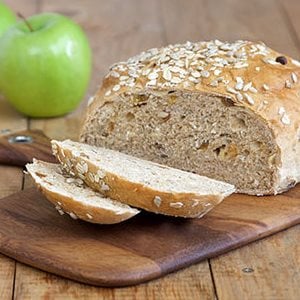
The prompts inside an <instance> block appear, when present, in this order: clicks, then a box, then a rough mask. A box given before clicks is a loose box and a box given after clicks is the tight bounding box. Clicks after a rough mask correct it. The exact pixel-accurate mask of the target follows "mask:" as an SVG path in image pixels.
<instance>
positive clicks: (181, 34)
mask: <svg viewBox="0 0 300 300" xmlns="http://www.w3.org/2000/svg"><path fill="white" fill-rule="evenodd" d="M5 2H7V3H8V4H9V5H11V6H13V7H14V8H15V9H16V10H18V11H21V12H23V14H25V15H26V16H28V15H30V14H32V13H33V12H34V11H38V9H39V8H42V9H44V10H46V9H50V8H51V7H53V8H55V9H57V10H60V11H62V12H65V13H66V14H68V15H70V16H71V17H73V18H75V19H76V18H78V20H79V22H81V21H80V18H81V19H83V20H84V22H85V24H86V26H87V27H89V28H87V27H85V29H86V30H87V31H88V35H89V37H90V40H91V43H92V47H93V51H94V60H95V61H94V65H95V68H94V73H93V79H92V84H91V86H90V90H89V95H91V94H92V93H93V91H94V90H95V88H96V86H97V84H98V82H99V79H100V78H101V76H102V74H103V73H104V72H105V70H106V68H107V66H108V65H109V64H111V63H114V62H115V61H117V60H119V59H120V58H121V59H123V57H124V58H126V57H127V56H129V55H131V54H134V53H136V52H138V51H140V49H142V48H143V46H144V45H145V48H146V47H152V46H155V45H159V43H161V44H166V43H167V42H174V41H177V40H178V41H179V40H180V41H182V40H187V39H190V40H198V39H203V38H206V39H209V38H215V37H218V38H223V39H229V40H232V39H235V38H240V37H245V36H246V37H247V36H249V37H251V38H252V39H261V40H264V41H266V42H267V43H268V44H269V45H270V46H272V47H275V48H276V49H277V50H279V51H282V52H284V53H288V54H291V55H294V56H295V57H298V58H299V53H300V51H299V47H298V48H296V47H295V46H294V45H296V44H297V45H299V38H298V37H297V36H299V31H298V28H299V26H298V24H299V18H298V16H299V14H298V13H297V12H298V11H299V1H297V0H281V3H282V4H283V6H279V8H278V5H277V1H269V0H264V1H253V0H251V1H238V0H235V1H233V0H232V1H229V0H225V1H216V0H212V1H207V0H206V1H205V0H202V1H201V0H199V1H198V0H187V1H182V0H180V1H179V0H174V1H173V0H172V1H170V0H169V1H168V0H164V1H157V2H159V3H162V4H161V5H160V4H158V5H157V2H156V1H145V0H142V1H140V2H141V4H140V5H139V9H138V10H136V9H135V8H131V6H130V4H132V3H131V2H130V3H129V5H128V6H127V7H125V8H124V6H122V9H118V8H119V7H120V6H117V5H118V1H91V0H89V1H80V0H76V1H72V5H69V4H68V5H67V4H65V3H63V2H62V1H57V0H55V1H48V0H44V1H43V3H41V1H40V0H27V1H26V2H25V1H22V0H5ZM149 2H151V4H149ZM152 2H155V4H152ZM52 3H53V4H52ZM73 3H74V4H73ZM124 3H125V1H124ZM126 3H127V1H126ZM73 5H74V6H76V9H78V10H79V12H78V10H77V11H76V12H75V14H74V9H73V11H72V7H73ZM85 6H87V9H85ZM104 6H105V7H106V10H105V11H104V12H103V13H102V7H104ZM141 6H143V7H145V8H146V9H143V8H140V7H141ZM147 6H150V7H152V9H149V16H146V17H145V14H146V13H147V12H146V13H144V15H142V17H141V19H142V20H140V18H139V14H140V11H145V10H147ZM156 6H157V7H158V9H157V8H156ZM136 7H137V6H136ZM153 7H154V9H153ZM282 7H283V8H284V9H286V12H287V13H286V15H285V16H284V15H283V13H282ZM165 8H166V9H165ZM122 10H126V11H127V12H129V13H127V14H125V15H124V16H126V18H125V17H124V18H122V16H121V15H122ZM100 13H102V14H101V17H100ZM72 14H73V15H72ZM153 14H154V15H155V16H154V17H153ZM249 14H250V15H251V17H250V16H249ZM89 16H93V17H91V18H89ZM174 16H175V17H174ZM156 17H157V18H158V19H157V20H158V23H155V24H153V23H152V20H156V19H155V18H156ZM167 18H169V19H170V18H171V19H173V21H172V22H170V20H168V19H167ZM136 19H138V20H139V21H138V22H136V21H135V20H136ZM283 19H284V20H285V22H284V20H283ZM119 20H120V21H119ZM128 23H129V24H132V23H135V24H137V26H136V27H137V30H136V31H134V30H131V31H130V30H129V34H127V32H128V31H126V30H125V29H127V28H132V27H129V25H128ZM98 24H101V26H98ZM114 24H116V26H114ZM168 24H169V25H168ZM291 24H292V25H293V26H294V33H292V28H291ZM90 25H91V26H90ZM140 27H143V28H140ZM164 27H165V28H164ZM123 29H124V30H123ZM119 33H120V34H119ZM141 35H143V36H141ZM127 36H129V38H127ZM105 37H106V38H105ZM148 38H149V42H148V40H147V39H148ZM142 39H143V40H142ZM119 40H120V41H121V43H122V46H121V47H118V43H119ZM133 40H135V41H136V42H133ZM140 41H141V42H140ZM132 43H134V46H131V45H132ZM111 44H113V46H112V47H111V46H110V45H111ZM293 44H294V45H293ZM124 49H127V50H126V51H130V53H129V52H128V53H126V52H125V51H124ZM3 103H4V102H3ZM82 106H84V104H82ZM80 117H81V110H78V111H77V112H75V113H73V114H70V115H69V116H67V117H66V119H65V118H59V119H50V120H47V121H44V120H38V121H34V125H33V126H32V127H33V128H40V129H43V130H44V131H45V132H46V133H47V134H48V135H49V136H51V137H53V138H65V137H70V138H73V139H75V138H76V137H77V132H76V127H77V126H78V122H79V120H80ZM23 121H25V123H26V119H25V118H22V117H21V116H20V115H18V114H16V113H15V112H14V111H13V110H12V109H11V108H10V107H9V106H8V105H6V104H5V105H3V106H1V100H0V130H1V129H2V128H8V127H10V128H16V129H17V130H20V129H24V128H26V124H25V123H22V122H23ZM3 124H4V125H3ZM22 124H25V125H24V126H25V127H23V125H22ZM0 172H1V173H0V182H1V184H2V186H3V187H5V194H9V193H11V192H12V191H14V189H15V188H16V187H17V186H19V184H20V185H21V182H22V176H20V177H18V176H13V175H12V176H10V177H9V178H7V176H6V174H7V172H13V173H15V174H17V172H16V168H6V167H1V168H0ZM19 174H20V175H21V172H20V173H19ZM12 179H14V180H13V181H14V182H12ZM18 180H19V183H16V181H18ZM0 195H1V189H0ZM288 232H292V233H291V236H290V240H291V241H293V240H295V241H296V240H297V237H299V234H300V228H299V226H298V227H296V228H294V229H292V230H289V231H288ZM276 236H277V235H276ZM276 236H274V237H272V238H268V239H265V240H263V241H262V242H261V248H259V251H262V252H264V253H266V251H265V250H266V249H267V248H268V251H269V253H268V255H272V257H273V262H274V264H276V265H277V266H278V272H280V273H282V274H285V276H286V278H287V280H289V278H291V276H294V273H293V271H291V270H290V269H289V268H288V266H289V262H288V258H289V257H291V256H293V253H294V247H293V246H294V245H295V244H294V243H292V242H291V247H286V248H285V252H286V256H285V257H281V256H280V255H278V253H277V247H278V244H279V243H280V240H281V235H279V238H278V239H276V241H275V242H272V246H269V243H271V242H269V241H272V240H273V238H276ZM252 247H253V246H252V245H249V246H247V247H244V248H242V249H239V250H236V252H240V251H245V249H249V251H247V257H248V259H251V257H252V256H253V257H255V255H256V252H255V251H258V250H257V248H252ZM245 255H246V254H245ZM268 255H265V258H264V257H261V260H263V259H265V260H266V261H267V258H268ZM221 258H222V256H221V257H219V258H218V259H219V261H218V263H219V264H220V265H222V264H224V263H226V260H227V259H229V256H226V257H225V258H224V261H223V260H221ZM212 262H213V260H212ZM235 263H236V261H234V260H232V261H231V266H232V267H234V265H235ZM1 264H2V262H1ZM1 264H0V268H1V267H2V265H1ZM200 265H205V264H200ZM25 269H26V270H27V272H25V271H24V270H25ZM204 269H205V270H206V269H207V268H204ZM18 270H20V272H19V271H18ZM212 271H213V275H214V273H215V271H214V270H212ZM196 272H197V270H196V269H194V268H189V269H186V270H184V271H183V272H181V273H180V277H176V278H174V279H170V281H168V282H165V281H164V280H162V281H161V280H157V281H156V282H163V283H162V284H160V285H159V287H158V288H159V292H158V291H157V290H156V292H155V293H152V291H153V290H154V289H156V285H152V284H153V283H152V282H150V283H148V284H145V285H140V286H137V287H134V288H125V289H124V288H123V289H102V288H91V287H89V286H85V285H79V284H76V283H73V282H71V281H67V280H66V281H65V280H63V279H60V278H57V277H55V276H52V275H49V274H47V273H44V272H40V271H36V270H34V269H32V268H30V267H27V266H23V265H20V264H17V281H16V285H15V290H16V291H18V293H15V296H14V297H15V298H17V299H59V298H60V299H102V298H103V297H104V296H105V297H106V296H107V295H110V296H109V297H110V298H111V299H117V298H119V297H118V296H119V295H122V298H124V299H132V298H136V299H137V297H135V295H145V297H143V298H147V299H160V295H161V294H160V293H162V295H164V296H165V295H166V293H165V292H164V291H170V289H171V288H172V287H174V293H173V295H174V299H183V298H184V297H179V296H178V295H180V296H182V295H184V291H185V288H184V287H187V286H188V285H189V284H190V285H191V287H192V292H194V293H195V297H194V298H200V299H202V297H203V294H201V287H202V288H203V286H207V287H208V290H210V287H211V286H212V281H211V280H209V281H206V279H203V278H209V277H207V276H205V277H203V273H201V274H200V273H199V276H198V275H197V273H196ZM222 276H225V277H226V276H229V274H226V272H224V273H223V275H222ZM263 276H264V278H265V282H267V284H266V286H267V287H268V286H271V284H269V283H270V282H272V281H273V282H275V284H274V285H272V287H273V291H272V295H274V294H276V291H277V292H278V293H279V295H284V292H285V291H286V290H285V281H286V280H283V281H279V280H276V277H275V278H274V273H272V272H269V269H267V270H265V272H264V274H263ZM53 278H56V279H53ZM171 278H173V277H171ZM21 279H22V280H21ZM5 280H6V277H4V278H3V277H2V275H0V281H5ZM237 280H239V281H238V282H236V285H238V284H239V283H240V284H241V285H242V286H245V285H246V284H247V283H249V284H250V282H249V281H248V277H239V278H238V279H237ZM186 281H187V282H186ZM182 282H186V285H182V284H181V283H182ZM19 283H20V284H19ZM231 283H233V282H231ZM232 286H234V284H233V285H223V284H222V282H221V281H218V284H217V288H218V293H219V296H218V299H225V298H224V297H225V296H224V295H226V294H228V295H234V294H232V291H231V287H232ZM250 288H251V289H252V290H256V291H258V292H257V294H258V299H260V298H261V297H260V296H259V291H260V290H262V289H263V287H262V286H261V285H260V284H259V281H258V280H256V281H251V287H250ZM293 290H294V292H293V297H296V298H297V296H298V294H299V287H298V284H297V285H294V286H293ZM59 291H61V294H62V296H61V297H60V296H59ZM197 291H198V293H200V294H201V297H197V296H198V294H197ZM221 291H223V293H221ZM240 292H241V294H239V295H234V297H233V298H232V299H236V298H238V299H243V298H245V299H246V297H247V294H246V292H243V290H242V291H241V290H240ZM31 294H32V295H34V296H32V297H31ZM53 295H54V296H53ZM115 295H116V298H115ZM220 295H222V297H221V296H220ZM264 295H267V294H266V293H264ZM287 295H290V293H287ZM293 297H291V299H293ZM110 298H109V299H110ZM191 298H193V297H191ZM207 298H208V299H214V296H213V295H211V294H210V296H207ZM266 298H267V297H266ZM270 298H271V297H270ZM283 298H284V299H288V297H283ZM105 299H106V298H105ZM161 299H164V298H163V297H161ZM204 299H206V298H204ZM275 299H276V297H275Z"/></svg>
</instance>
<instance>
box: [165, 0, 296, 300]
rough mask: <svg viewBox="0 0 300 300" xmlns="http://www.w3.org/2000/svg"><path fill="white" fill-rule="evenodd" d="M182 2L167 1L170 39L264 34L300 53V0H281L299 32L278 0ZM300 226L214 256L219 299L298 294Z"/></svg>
mask: <svg viewBox="0 0 300 300" xmlns="http://www.w3.org/2000/svg"><path fill="white" fill-rule="evenodd" d="M183 2H184V0H177V1H176V3H177V5H176V6H173V5H174V1H171V0H170V1H164V2H162V3H163V6H162V11H163V20H164V22H165V26H166V37H167V40H168V42H169V43H173V42H177V41H184V40H203V39H204V40H205V39H215V38H218V39H221V40H235V39H250V40H263V41H264V42H265V43H266V44H267V45H269V46H270V47H272V48H275V49H277V50H278V51H281V52H283V53H287V54H289V55H291V56H294V57H296V58H297V57H298V58H299V47H298V46H299V36H298V35H299V33H298V32H297V39H296V38H295V31H296V29H298V28H299V25H300V23H299V18H298V16H299V13H300V12H299V9H300V7H299V4H298V2H299V1H297V0H288V1H285V0H282V1H281V2H282V4H283V5H284V7H285V9H286V10H287V11H288V14H289V15H288V16H289V17H290V18H292V20H293V26H294V32H293V30H291V29H292V28H291V26H289V23H288V19H287V17H286V16H285V15H284V11H283V10H282V6H280V5H278V2H277V1H275V0H265V1H259V0H252V1H238V0H224V1H216V0H212V1H205V0H201V1H198V0H194V1H190V2H189V5H186V6H185V9H184V10H183V9H182V10H178V9H176V8H178V7H180V6H181V7H183V6H182V5H183V4H182V3H183ZM191 2H192V3H191ZM178 3H181V4H180V5H178ZM170 11H172V13H170ZM190 18H191V19H192V20H193V21H190ZM178 24H180V26H178ZM191 24H193V26H191ZM174 27H176V28H177V30H176V32H175V31H174V30H173V28H174ZM299 230H300V229H299V226H298V227H297V228H295V229H291V230H289V231H288V234H287V232H285V233H282V234H278V235H276V236H274V237H272V238H270V239H265V240H263V241H261V242H258V243H255V244H251V245H249V246H247V247H244V248H241V249H238V250H236V251H234V252H230V253H229V254H227V255H223V256H221V257H219V258H216V259H214V260H211V263H212V272H213V277H214V280H215V285H216V290H217V297H218V299H220V300H223V299H237V298H238V299H296V298H299V297H298V293H299V288H298V283H297V281H296V280H297V278H298V279H299V268H298V267H295V266H299V250H298V249H297V250H295V247H297V246H296V245H297V244H298V242H297V241H298V239H299ZM285 234H287V236H286V237H285ZM282 239H283V241H282ZM290 257H291V259H290ZM247 266H250V267H251V266H254V267H255V271H254V273H249V274H248V273H243V272H242V270H241V269H243V268H244V267H247ZM295 273H296V275H295ZM293 278H296V280H294V279H293ZM287 281H288V283H287Z"/></svg>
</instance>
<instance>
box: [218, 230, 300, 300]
mask: <svg viewBox="0 0 300 300" xmlns="http://www.w3.org/2000/svg"><path fill="white" fill-rule="evenodd" d="M299 229H300V226H299V225H298V226H296V227H294V228H291V229H289V230H286V231H283V232H281V233H279V234H277V235H274V236H272V237H271V238H269V239H267V240H264V241H259V242H256V243H254V244H252V245H251V247H244V248H242V249H239V250H238V251H233V252H231V253H228V254H226V255H223V256H222V257H220V258H215V259H213V260H212V270H213V273H214V279H215V283H216V287H217V294H218V297H219V299H236V296H237V295H243V297H242V298H243V299H245V300H247V299H249V300H250V299H289V300H293V299H295V300H296V299H299V295H298V294H297V293H295V291H296V290H297V287H298V284H299V280H300V268H299V266H300V235H299ZM287 255H288V257H287ZM245 268H251V269H252V270H253V271H252V270H250V271H252V272H248V273H247V272H245ZM243 270H244V271H243ZM254 287H255V288H254Z"/></svg>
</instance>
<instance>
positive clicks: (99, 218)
mask: <svg viewBox="0 0 300 300" xmlns="http://www.w3.org/2000/svg"><path fill="white" fill-rule="evenodd" d="M37 164H39V165H42V167H43V171H44V172H43V173H42V175H44V174H46V175H48V174H50V170H51V169H53V166H54V164H50V163H45V162H41V161H37V160H35V161H34V163H33V164H27V166H26V167H27V170H28V172H29V174H30V175H31V176H32V178H33V180H34V182H35V184H36V185H37V187H38V189H39V190H40V191H41V192H42V193H43V194H44V195H45V197H46V198H47V199H48V200H49V201H50V202H51V203H53V204H54V205H55V208H56V209H57V210H58V212H59V213H60V214H64V213H67V214H69V215H70V216H71V217H72V218H73V219H77V218H78V219H81V220H84V221H87V222H90V223H98V224H115V223H120V222H122V221H125V220H127V219H130V218H132V217H133V216H135V215H136V214H138V213H139V212H140V211H139V210H137V209H134V208H131V207H128V209H126V208H124V207H123V206H124V205H123V204H121V203H120V207H118V204H116V205H115V206H116V209H115V210H113V209H109V208H105V207H99V206H96V205H92V204H88V203H85V202H84V201H81V200H79V199H76V196H75V197H72V196H68V195H67V193H65V194H62V193H61V192H56V191H55V187H53V188H51V185H50V186H49V183H47V182H46V181H45V179H44V178H46V177H43V176H42V177H41V172H40V171H36V170H35V166H36V165H37ZM51 172H52V171H51ZM46 180H47V179H46ZM72 188H73V189H75V191H76V190H77V191H78V193H80V189H89V187H87V186H85V187H84V186H83V187H76V186H73V187H72ZM93 193H94V192H93V191H91V194H93ZM78 196H79V195H78ZM96 197H99V199H98V200H99V202H101V201H102V199H103V197H102V196H101V194H99V195H98V196H96ZM114 202H115V201H114Z"/></svg>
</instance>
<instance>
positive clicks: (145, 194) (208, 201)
mask: <svg viewBox="0 0 300 300" xmlns="http://www.w3.org/2000/svg"><path fill="white" fill-rule="evenodd" d="M77 144H78V143H77ZM52 149H53V153H54V155H55V156H56V157H57V158H58V160H59V161H60V162H61V164H62V165H63V167H64V169H65V170H66V171H67V172H69V173H70V174H72V175H75V176H77V177H79V178H81V179H82V180H83V181H84V182H85V183H86V184H87V185H88V186H90V187H91V188H93V189H94V190H97V191H99V192H100V193H102V194H103V195H105V196H106V197H110V198H111V199H115V200H117V201H120V202H123V203H125V204H128V205H131V206H134V207H138V208H142V209H145V210H147V211H150V212H154V213H160V214H165V215H170V216H176V217H186V218H196V217H198V218H200V217H202V216H204V215H205V214H206V213H208V212H209V211H210V210H211V209H212V208H214V207H215V206H216V205H217V204H219V203H220V202H221V201H222V200H223V199H224V198H225V197H226V196H229V195H230V194H232V193H233V192H234V191H235V188H234V186H233V185H230V184H227V183H224V182H220V181H215V180H212V179H209V178H205V177H202V178H203V180H206V181H207V184H212V183H213V184H215V185H216V186H217V185H219V186H222V189H219V190H222V192H215V193H211V194H205V195H199V194H197V193H186V192H185V193H174V192H168V191H161V190H155V189H154V188H151V187H150V186H147V185H143V184H141V183H138V182H133V181H129V180H128V179H126V178H123V177H122V176H120V175H119V174H117V173H111V172H107V171H105V170H104V169H101V167H99V165H96V164H95V162H94V161H93V160H91V159H89V157H88V156H87V155H86V154H85V153H84V151H82V149H79V148H78V151H77V152H76V153H75V152H74V151H72V150H71V149H70V148H68V146H65V144H64V142H58V141H52ZM95 149H96V148H95ZM112 153H116V154H117V153H118V152H116V151H112ZM112 155H114V154H112ZM99 159H100V160H101V154H100V153H99ZM140 161H141V162H142V160H140ZM104 164H105V163H104ZM124 164H126V161H124ZM81 166H84V167H81ZM166 168H168V167H166ZM83 169H84V170H83ZM99 173H102V174H103V176H102V177H101V178H100V180H95V177H96V176H97V174H99ZM199 177H200V176H199ZM103 187H104V188H103Z"/></svg>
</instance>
